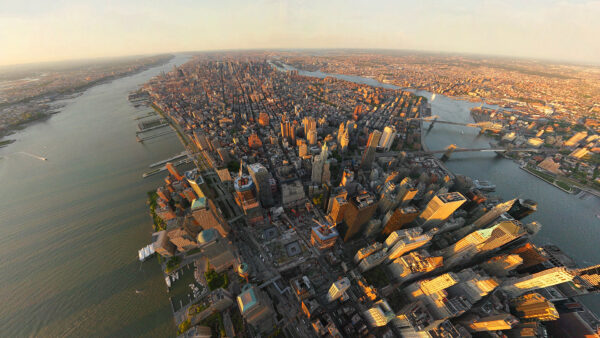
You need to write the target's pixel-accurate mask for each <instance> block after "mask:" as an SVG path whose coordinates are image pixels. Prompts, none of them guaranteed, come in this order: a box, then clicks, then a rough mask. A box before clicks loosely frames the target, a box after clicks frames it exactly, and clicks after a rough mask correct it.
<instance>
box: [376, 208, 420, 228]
mask: <svg viewBox="0 0 600 338" xmlns="http://www.w3.org/2000/svg"><path fill="white" fill-rule="evenodd" d="M418 215H419V210H418V209H417V208H415V207H414V206H406V207H398V208H396V210H394V211H389V212H388V213H387V214H386V215H385V217H384V218H383V226H384V228H383V231H382V234H384V235H389V234H391V233H392V232H394V231H396V230H400V229H402V228H404V227H405V226H406V225H407V224H409V223H410V222H412V221H414V220H415V219H416V218H417V216H418Z"/></svg>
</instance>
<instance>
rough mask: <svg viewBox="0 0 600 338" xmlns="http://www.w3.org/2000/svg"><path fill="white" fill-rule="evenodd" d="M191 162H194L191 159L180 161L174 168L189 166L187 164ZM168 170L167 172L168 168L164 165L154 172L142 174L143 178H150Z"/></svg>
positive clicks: (174, 164)
mask: <svg viewBox="0 0 600 338" xmlns="http://www.w3.org/2000/svg"><path fill="white" fill-rule="evenodd" d="M191 162H192V160H191V159H189V158H185V159H183V160H180V161H178V162H175V163H173V166H175V167H177V166H180V165H182V164H187V163H191ZM166 170H167V168H166V166H164V165H163V166H162V167H160V168H156V169H154V170H150V171H148V172H145V173H143V174H142V178H146V177H150V176H153V175H156V174H158V173H161V172H163V171H166Z"/></svg>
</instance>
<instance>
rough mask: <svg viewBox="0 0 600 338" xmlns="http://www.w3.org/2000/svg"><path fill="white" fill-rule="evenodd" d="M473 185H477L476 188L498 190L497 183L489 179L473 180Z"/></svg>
mask: <svg viewBox="0 0 600 338" xmlns="http://www.w3.org/2000/svg"><path fill="white" fill-rule="evenodd" d="M473 185H475V188H477V189H479V190H482V191H494V190H496V185H494V184H492V183H490V182H489V181H480V180H473Z"/></svg>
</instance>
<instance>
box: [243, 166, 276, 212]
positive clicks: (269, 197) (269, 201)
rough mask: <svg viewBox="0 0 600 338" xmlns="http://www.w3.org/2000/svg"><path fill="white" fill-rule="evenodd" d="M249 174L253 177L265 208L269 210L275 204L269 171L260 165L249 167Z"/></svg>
mask: <svg viewBox="0 0 600 338" xmlns="http://www.w3.org/2000/svg"><path fill="white" fill-rule="evenodd" d="M248 173H249V174H250V177H252V181H253V182H254V186H255V187H256V192H257V193H258V197H259V199H260V203H261V204H262V206H263V207H265V208H267V207H270V206H272V205H273V204H274V201H273V194H272V192H271V184H270V183H269V178H270V175H269V171H268V170H267V168H265V166H264V165H262V164H260V163H253V164H250V165H248Z"/></svg>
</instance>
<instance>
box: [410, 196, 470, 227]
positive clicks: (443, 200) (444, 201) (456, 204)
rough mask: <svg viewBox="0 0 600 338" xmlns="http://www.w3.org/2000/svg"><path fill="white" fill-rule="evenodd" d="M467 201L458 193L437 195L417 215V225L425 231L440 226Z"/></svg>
mask: <svg viewBox="0 0 600 338" xmlns="http://www.w3.org/2000/svg"><path fill="white" fill-rule="evenodd" d="M466 201H467V199H466V198H465V197H464V196H463V195H461V194H460V193H459V192H449V193H445V194H438V195H436V196H435V197H433V198H432V199H431V201H429V203H428V204H427V207H425V210H423V212H422V213H421V215H419V223H420V224H421V227H422V228H423V229H425V230H429V229H431V228H433V227H436V226H438V225H440V224H442V223H443V222H444V221H445V220H447V219H448V217H450V215H452V214H453V213H454V212H455V211H456V209H458V208H460V206H461V205H462V204H463V203H465V202H466Z"/></svg>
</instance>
